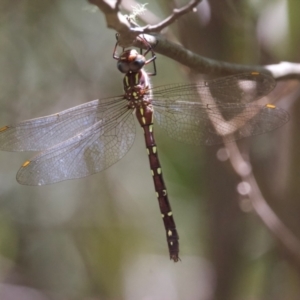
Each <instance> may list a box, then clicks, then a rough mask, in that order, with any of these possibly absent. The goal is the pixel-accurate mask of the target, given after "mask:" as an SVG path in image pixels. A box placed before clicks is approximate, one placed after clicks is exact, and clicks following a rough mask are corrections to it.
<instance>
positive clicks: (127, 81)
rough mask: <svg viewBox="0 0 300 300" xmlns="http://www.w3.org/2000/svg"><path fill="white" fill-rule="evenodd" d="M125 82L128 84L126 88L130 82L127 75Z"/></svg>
mask: <svg viewBox="0 0 300 300" xmlns="http://www.w3.org/2000/svg"><path fill="white" fill-rule="evenodd" d="M125 82H126V86H129V80H128V76H127V75H125Z"/></svg>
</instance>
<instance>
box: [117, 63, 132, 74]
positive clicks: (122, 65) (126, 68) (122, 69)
mask: <svg viewBox="0 0 300 300" xmlns="http://www.w3.org/2000/svg"><path fill="white" fill-rule="evenodd" d="M117 67H118V70H119V71H120V72H121V73H127V72H129V70H130V67H129V63H128V62H127V61H121V60H119V61H118V62H117Z"/></svg>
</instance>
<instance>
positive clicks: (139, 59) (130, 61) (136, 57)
mask: <svg viewBox="0 0 300 300" xmlns="http://www.w3.org/2000/svg"><path fill="white" fill-rule="evenodd" d="M145 62H146V59H145V57H144V56H143V55H142V54H139V53H138V52H137V51H136V50H135V49H129V50H126V51H124V52H123V53H122V55H121V56H120V57H119V59H118V62H117V67H118V69H119V71H120V72H122V73H128V72H133V73H137V72H139V71H140V70H141V69H142V68H143V67H144V65H145Z"/></svg>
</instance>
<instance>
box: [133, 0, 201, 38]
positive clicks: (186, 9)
mask: <svg viewBox="0 0 300 300" xmlns="http://www.w3.org/2000/svg"><path fill="white" fill-rule="evenodd" d="M201 1H202V0H192V1H191V2H190V3H188V4H187V5H186V6H183V7H182V8H180V9H178V8H175V9H174V10H173V14H172V15H170V16H169V17H168V18H166V19H165V20H163V21H162V22H160V23H158V24H156V25H147V26H145V27H142V28H138V29H137V30H142V32H140V33H152V32H160V31H162V30H163V29H164V28H166V27H167V26H169V25H171V24H172V23H173V22H175V21H176V20H177V19H178V18H179V17H181V16H183V15H185V14H187V13H188V12H190V11H193V10H194V9H195V8H196V7H197V6H198V4H199V3H200V2H201ZM134 29H135V28H134Z"/></svg>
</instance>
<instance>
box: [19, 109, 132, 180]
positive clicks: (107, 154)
mask: <svg viewBox="0 0 300 300" xmlns="http://www.w3.org/2000/svg"><path fill="white" fill-rule="evenodd" d="M115 113H116V115H111V116H110V117H107V116H105V118H102V119H101V120H100V121H98V122H97V123H95V124H93V125H92V126H90V127H88V128H86V129H85V130H84V131H82V132H80V133H79V134H77V135H75V136H73V137H71V138H69V139H68V140H66V141H64V142H62V143H60V144H57V145H55V146H54V147H52V148H50V149H48V150H46V151H44V152H41V153H40V154H38V155H37V156H36V157H34V158H33V159H32V160H31V161H27V162H25V163H24V164H23V166H22V167H21V169H20V170H19V172H18V174H17V181H18V182H19V183H21V184H25V185H44V184H50V183H55V182H59V181H63V180H67V179H73V178H80V177H84V176H88V175H90V174H94V173H97V172H100V171H102V170H104V169H106V168H108V167H109V166H111V165H112V164H114V163H115V162H117V161H118V160H120V159H121V158H122V157H123V156H124V155H125V153H127V152H128V150H129V149H130V147H131V146H132V144H133V141H134V137H135V124H134V118H133V116H132V111H131V110H128V108H127V107H126V108H123V109H121V110H120V109H118V110H116V111H115Z"/></svg>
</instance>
